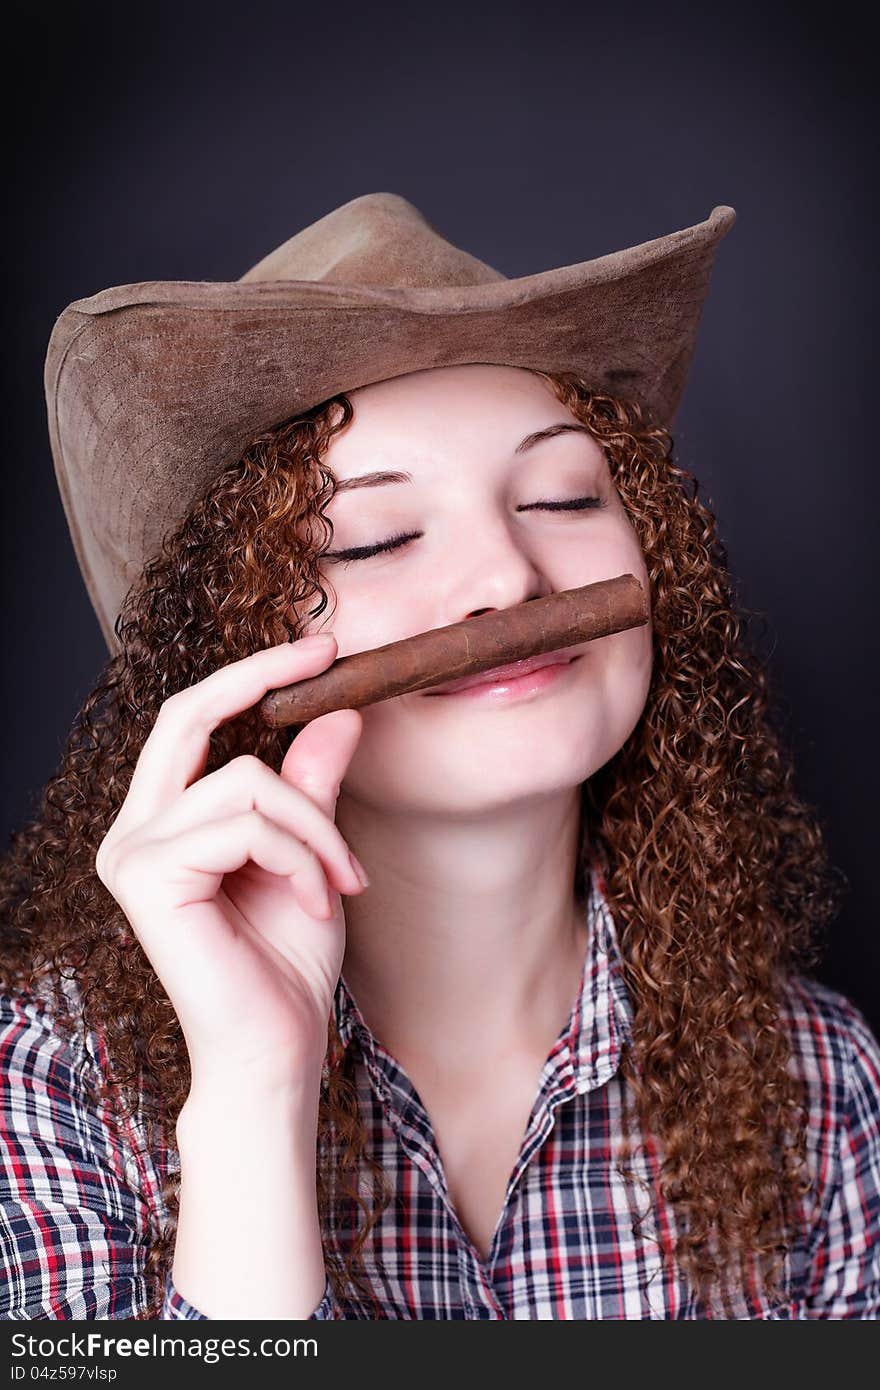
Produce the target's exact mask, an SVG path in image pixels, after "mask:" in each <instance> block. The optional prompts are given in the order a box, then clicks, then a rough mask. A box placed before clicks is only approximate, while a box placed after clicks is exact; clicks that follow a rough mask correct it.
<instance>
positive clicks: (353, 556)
mask: <svg viewBox="0 0 880 1390" xmlns="http://www.w3.org/2000/svg"><path fill="white" fill-rule="evenodd" d="M607 506H608V502H607V500H606V499H605V498H601V497H575V498H574V499H573V500H572V501H571V502H532V503H530V504H529V506H528V507H524V508H523V509H522V510H523V511H533V510H535V509H538V510H543V511H550V512H557V511H558V512H566V511H567V512H572V511H590V510H594V509H598V508H600V507H607ZM420 534H421V533H420V532H413V533H410V534H409V535H407V534H403V535H399V536H389V537H388V539H387V540H385V541H379V542H378V543H377V544H376V545H360V546H357V548H356V549H354V550H337V551H335V552H331V553H330V554H329V555H328V556H327V557H326V558H332V559H334V560H339V561H340V562H341V563H342V564H347V565H350V564H353V563H354V562H355V561H357V560H369V559H371V558H372V556H374V555H381V554H384V553H385V552H386V551H389V550H399V549H401V547H402V546H403V545H405V544H406V543H407V541H414V540H417V539H418V537H419V535H420Z"/></svg>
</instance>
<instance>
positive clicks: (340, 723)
mask: <svg viewBox="0 0 880 1390" xmlns="http://www.w3.org/2000/svg"><path fill="white" fill-rule="evenodd" d="M363 727H364V720H363V715H362V714H361V712H360V710H357V709H338V710H333V711H331V713H330V714H322V715H321V716H320V717H319V718H318V719H312V720H310V722H309V723H308V724H306V726H305V728H303V729H302V730H301V731H300V733H298V734H297V736H296V738H295V739H294V740H293V742H292V743H291V745H290V747H289V748H288V750H287V752H286V753H285V755H284V761H283V762H282V764H281V772H280V775H281V777H282V779H283V780H284V781H285V782H289V783H290V784H291V785H292V786H295V787H298V788H299V789H300V791H303V792H305V793H306V795H307V796H309V797H311V799H312V801H314V803H315V805H316V806H319V807H320V809H321V810H322V811H323V812H324V813H325V815H327V816H328V817H329V818H330V819H331V820H333V819H334V818H335V815H336V802H337V800H338V799H339V791H340V787H341V785H342V780H343V778H344V777H345V773H346V771H347V770H348V765H349V763H350V762H351V759H352V757H353V755H354V751H355V749H356V748H357V745H358V742H359V740H360V736H361V733H362V732H363Z"/></svg>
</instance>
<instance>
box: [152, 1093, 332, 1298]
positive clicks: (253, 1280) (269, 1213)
mask: <svg viewBox="0 0 880 1390" xmlns="http://www.w3.org/2000/svg"><path fill="white" fill-rule="evenodd" d="M318 1092H319V1081H318V1079H317V1078H314V1079H313V1080H312V1081H311V1083H310V1084H308V1085H305V1084H304V1085H303V1086H302V1087H301V1088H298V1089H297V1090H295V1091H292V1092H284V1093H280V1094H279V1093H277V1092H276V1093H273V1094H272V1095H268V1096H267V1095H261V1094H257V1093H255V1092H254V1091H253V1090H252V1089H251V1090H248V1089H247V1088H243V1093H242V1094H240V1095H238V1094H236V1095H234V1096H233V1095H231V1094H230V1090H229V1088H228V1086H224V1087H223V1088H222V1090H221V1089H220V1088H219V1087H217V1088H216V1089H215V1088H213V1087H207V1088H205V1087H202V1088H201V1089H199V1088H194V1089H193V1091H192V1092H191V1093H190V1096H189V1098H188V1099H187V1102H186V1105H185V1106H184V1108H183V1110H182V1112H181V1115H180V1119H179V1120H178V1126H177V1139H178V1149H179V1153H180V1164H181V1189H180V1212H179V1217H178V1227H177V1243H176V1246H175V1253H174V1267H173V1271H172V1277H173V1280H174V1285H175V1287H176V1288H177V1290H178V1292H179V1293H180V1294H182V1295H183V1297H184V1298H186V1299H187V1300H188V1301H189V1302H190V1303H191V1304H193V1305H194V1306H195V1307H196V1308H198V1309H199V1310H200V1311H201V1312H202V1313H204V1314H205V1316H206V1317H209V1318H273V1319H280V1318H309V1317H310V1316H311V1314H312V1313H313V1311H314V1309H315V1308H316V1306H317V1305H318V1303H319V1302H320V1300H321V1298H322V1296H323V1294H324V1288H325V1277H326V1276H325V1270H324V1258H323V1251H322V1247H321V1233H320V1226H319V1223H318V1210H317V1196H316V1190H315V1147H316V1138H317V1119H318Z"/></svg>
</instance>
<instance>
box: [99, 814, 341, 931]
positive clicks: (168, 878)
mask: <svg viewBox="0 0 880 1390" xmlns="http://www.w3.org/2000/svg"><path fill="white" fill-rule="evenodd" d="M251 861H252V862H253V863H254V864H256V865H258V866H259V867H260V868H261V869H265V870H266V872H267V873H270V874H277V875H278V876H279V877H280V878H285V879H289V880H290V882H291V886H292V890H293V894H294V896H295V897H296V898H297V900H298V901H299V902H300V904H301V905H302V907H303V910H304V911H305V912H307V913H309V914H310V915H311V916H313V917H318V918H321V919H322V920H326V919H327V917H328V916H329V915H330V911H329V910H328V907H329V902H330V900H329V894H328V889H327V880H326V876H325V874H324V870H323V868H322V867H321V864H320V862H319V860H318V859H317V857H316V856H315V855H314V854H313V852H312V851H311V850H310V849H309V848H308V846H307V845H304V844H303V843H302V841H300V840H298V839H297V838H296V837H295V836H293V835H289V834H288V833H287V831H285V830H282V828H281V827H280V826H278V825H276V824H275V823H274V822H273V821H270V820H268V819H267V818H266V817H265V816H264V815H263V814H262V813H261V812H260V811H253V810H252V811H244V812H241V813H239V814H238V815H234V816H229V817H227V819H225V820H222V821H213V822H211V823H210V824H207V825H196V826H192V827H190V829H188V830H185V831H184V832H183V833H182V834H181V835H179V836H176V837H175V838H174V839H173V840H156V841H150V843H149V844H146V845H143V846H140V847H139V848H138V849H135V850H132V851H131V852H130V853H129V854H128V855H127V856H126V859H125V861H124V863H123V865H122V866H121V867H120V871H119V873H118V875H117V881H116V884H115V891H116V893H117V894H118V901H119V902H120V904H121V905H122V907H123V909H125V906H126V903H130V904H132V909H133V910H132V916H133V918H134V919H135V920H137V921H140V922H143V921H145V920H146V918H147V916H151V917H152V916H155V919H156V920H157V921H161V919H162V916H163V914H167V913H170V912H178V911H179V910H180V909H181V908H186V907H188V906H191V905H192V904H193V903H200V902H210V901H213V899H214V898H215V897H216V895H217V891H218V889H219V888H220V885H221V883H222V881H223V878H224V876H225V875H226V874H231V873H235V872H236V870H239V869H242V868H244V866H245V865H246V864H248V863H249V862H251ZM177 930H179V928H175V931H177ZM150 935H152V932H151V933H150ZM206 944H207V942H206ZM148 954H149V952H148Z"/></svg>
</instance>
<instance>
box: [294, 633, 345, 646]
mask: <svg viewBox="0 0 880 1390" xmlns="http://www.w3.org/2000/svg"><path fill="white" fill-rule="evenodd" d="M335 637H336V634H335V633H333V632H312V633H310V634H309V636H308V637H300V638H299V639H298V640H297V641H296V642H295V643H294V646H296V647H299V648H300V649H302V648H303V647H320V646H322V645H323V644H325V643H327V642H331V641H334V640H335Z"/></svg>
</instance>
